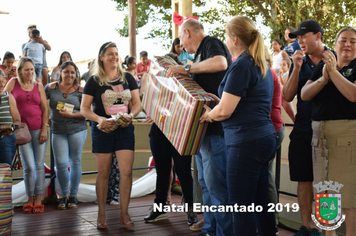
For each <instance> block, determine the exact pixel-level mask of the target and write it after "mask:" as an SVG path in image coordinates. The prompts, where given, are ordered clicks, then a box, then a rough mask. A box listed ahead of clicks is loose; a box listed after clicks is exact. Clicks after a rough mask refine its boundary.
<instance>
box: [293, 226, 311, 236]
mask: <svg viewBox="0 0 356 236" xmlns="http://www.w3.org/2000/svg"><path fill="white" fill-rule="evenodd" d="M294 236H309V231H308V229H307V228H306V227H305V226H304V225H302V227H300V229H299V231H298V232H297V233H296V234H295V235H294Z"/></svg>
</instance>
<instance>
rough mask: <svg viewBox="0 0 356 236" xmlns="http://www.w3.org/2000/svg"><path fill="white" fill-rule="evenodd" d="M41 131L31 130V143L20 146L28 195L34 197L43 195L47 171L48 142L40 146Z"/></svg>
mask: <svg viewBox="0 0 356 236" xmlns="http://www.w3.org/2000/svg"><path fill="white" fill-rule="evenodd" d="M40 132H41V130H40V129H37V130H30V134H31V138H32V140H31V142H29V143H26V144H24V145H21V146H20V153H21V157H22V160H23V166H24V168H23V178H24V182H25V187H26V194H27V196H29V197H32V196H34V195H37V194H43V188H44V181H45V171H44V158H45V154H46V147H47V142H45V143H42V144H40V143H39V140H38V137H39V136H40Z"/></svg>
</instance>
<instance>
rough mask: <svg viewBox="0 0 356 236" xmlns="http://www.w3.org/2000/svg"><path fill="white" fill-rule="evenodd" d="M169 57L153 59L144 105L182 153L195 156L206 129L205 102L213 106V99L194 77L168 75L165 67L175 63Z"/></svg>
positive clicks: (148, 113) (149, 114)
mask: <svg viewBox="0 0 356 236" xmlns="http://www.w3.org/2000/svg"><path fill="white" fill-rule="evenodd" d="M169 59H170V58H165V57H156V59H155V60H154V61H152V63H151V69H150V72H151V73H149V74H148V83H147V87H146V90H145V93H144V96H143V100H142V107H143V108H144V110H145V111H146V113H147V115H148V116H150V117H151V118H152V120H153V121H154V122H155V123H156V125H157V126H158V127H159V128H160V130H161V131H162V132H163V133H164V135H165V136H166V137H167V139H168V140H169V141H170V142H171V143H172V145H173V146H174V147H175V148H176V149H177V151H178V152H179V154H180V155H194V154H197V153H198V151H199V149H200V146H201V144H202V141H203V137H204V135H205V132H206V128H207V123H203V124H199V118H200V117H201V115H202V114H203V112H204V111H205V110H204V108H203V104H206V105H208V106H210V107H212V106H213V103H214V100H213V98H211V97H209V96H208V95H207V93H206V92H205V91H204V90H203V89H202V88H201V87H200V86H199V85H198V84H197V83H196V82H195V81H194V80H193V79H192V78H189V77H183V76H176V77H173V78H167V77H166V70H165V69H163V67H164V66H167V65H171V64H173V63H174V61H173V62H172V60H169ZM152 64H153V65H152ZM160 66H161V69H159V67H160ZM152 68H155V72H156V73H155V74H153V73H152V72H153V70H152Z"/></svg>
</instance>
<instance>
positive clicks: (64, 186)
mask: <svg viewBox="0 0 356 236" xmlns="http://www.w3.org/2000/svg"><path fill="white" fill-rule="evenodd" d="M77 71H78V68H77V66H76V65H75V64H74V62H72V61H66V62H64V63H63V64H62V65H61V67H60V74H59V81H58V82H53V83H50V84H48V85H47V86H46V87H45V91H46V95H47V98H48V99H49V100H50V102H49V106H50V107H51V109H52V112H51V115H50V119H51V132H52V140H51V142H52V148H53V154H54V160H55V162H56V168H57V178H58V182H59V186H60V188H61V191H62V199H61V201H60V202H59V204H58V206H57V208H58V209H67V208H74V207H77V204H78V199H77V193H78V187H79V183H80V179H81V177H82V167H81V158H82V151H83V145H84V142H85V139H86V137H87V124H86V122H85V118H84V117H83V115H82V114H80V101H81V100H82V93H83V87H80V85H79V83H78V81H79V80H78V79H79V78H78V76H77ZM62 104H64V108H63V109H61V107H60V105H62ZM68 165H69V166H70V171H69V172H68ZM69 182H70V189H69Z"/></svg>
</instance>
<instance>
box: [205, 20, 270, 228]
mask: <svg viewBox="0 0 356 236" xmlns="http://www.w3.org/2000/svg"><path fill="white" fill-rule="evenodd" d="M226 35H227V37H226V38H227V42H226V44H227V47H228V48H229V50H230V53H231V54H232V55H233V56H234V57H236V58H237V59H236V61H235V62H234V63H233V64H232V65H231V66H230V68H229V69H228V71H227V73H226V75H225V77H224V79H223V81H222V82H221V84H220V86H219V96H220V97H221V101H220V102H219V104H218V105H217V106H215V107H214V109H212V110H210V108H208V107H207V106H205V108H206V112H205V113H204V115H203V116H202V117H201V122H204V121H206V122H213V121H222V124H223V127H224V132H225V142H226V145H227V170H226V171H227V186H228V193H229V203H230V204H231V205H233V206H235V208H236V204H237V205H238V210H239V211H236V210H234V212H233V214H234V216H233V227H234V233H235V235H254V234H256V228H257V229H258V233H259V235H273V234H275V223H274V217H273V214H272V213H268V212H267V209H268V208H267V205H268V203H269V197H268V161H269V160H271V159H272V158H273V157H274V154H275V149H276V134H275V130H274V127H273V124H272V122H271V119H270V113H271V103H272V97H273V78H272V73H271V71H270V69H269V68H268V65H267V63H266V62H265V55H264V40H263V37H262V35H261V33H259V32H258V31H257V30H256V26H255V24H254V23H253V21H252V20H250V19H249V18H247V17H244V16H236V17H234V18H233V19H232V20H230V21H229V22H228V23H227V25H226ZM253 204H254V205H255V206H258V208H257V209H256V208H255V209H254V211H253V212H241V211H242V210H243V207H248V206H251V205H253ZM257 211H260V212H257Z"/></svg>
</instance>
